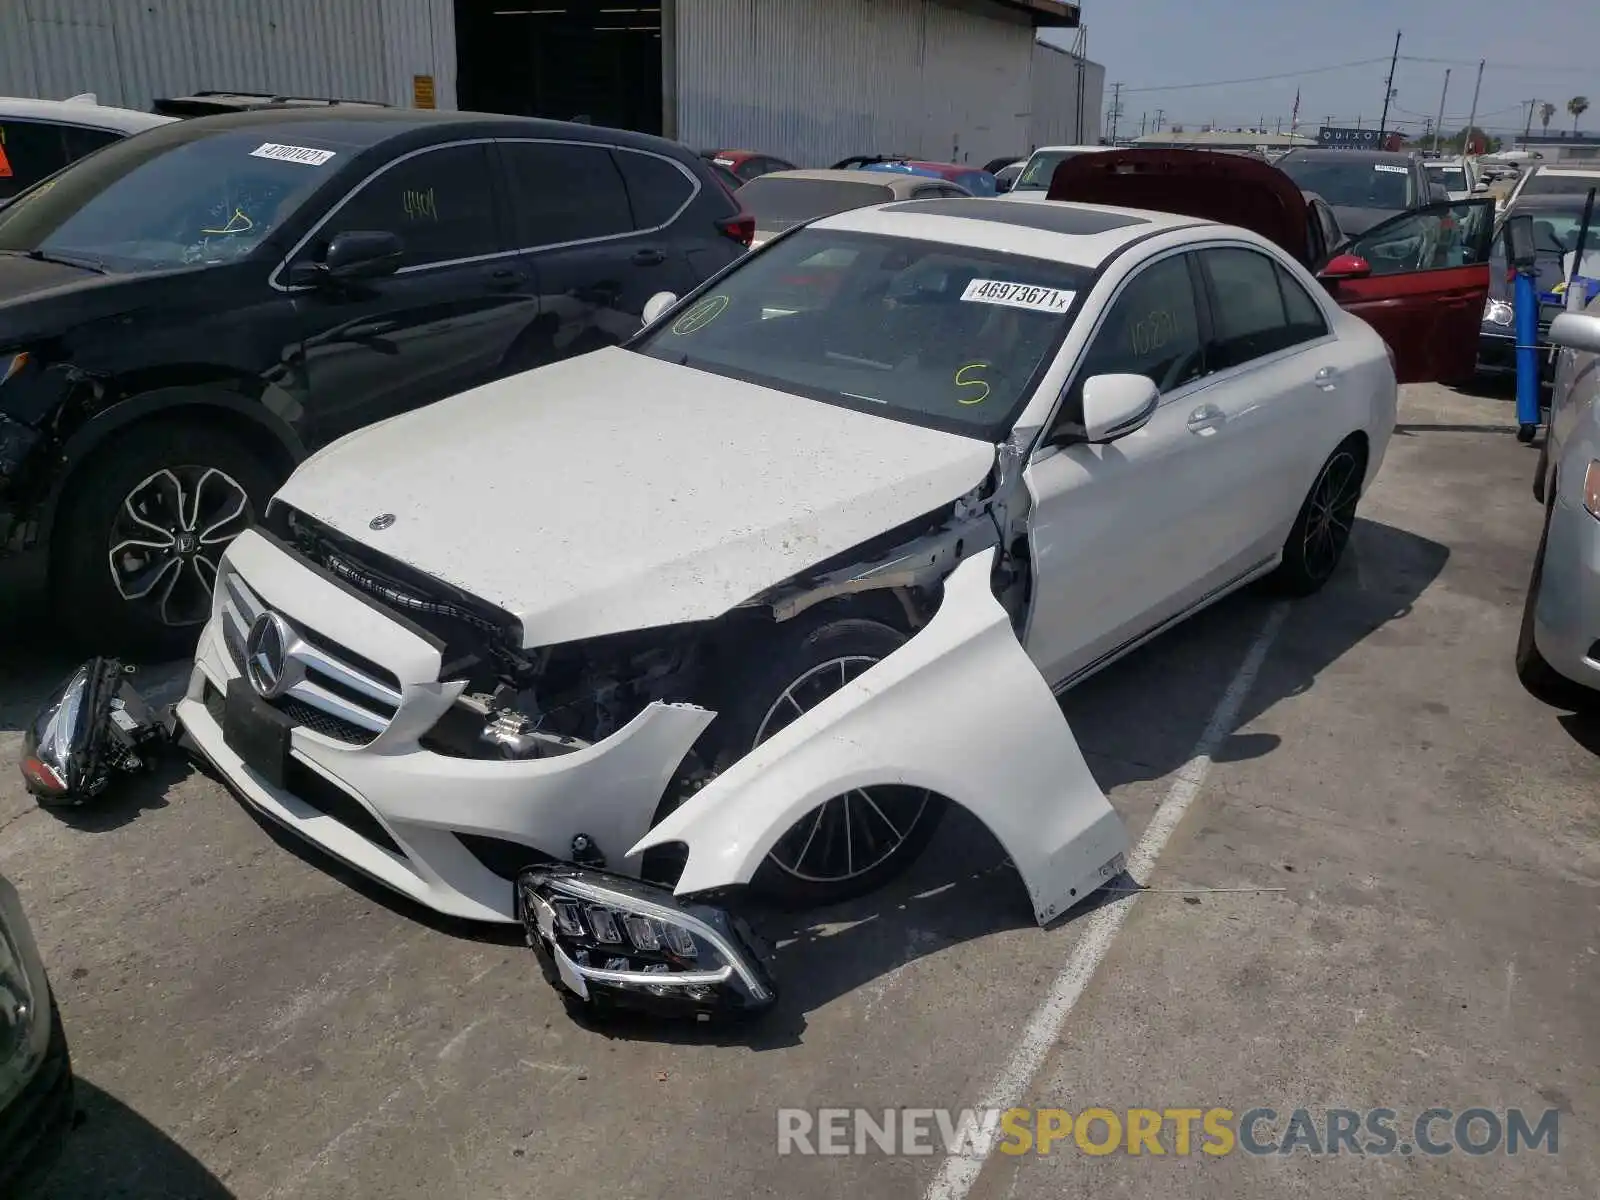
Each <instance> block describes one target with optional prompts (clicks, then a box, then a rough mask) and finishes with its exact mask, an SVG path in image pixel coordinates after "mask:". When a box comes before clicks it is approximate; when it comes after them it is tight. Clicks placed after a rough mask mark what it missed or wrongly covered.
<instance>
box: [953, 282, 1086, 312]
mask: <svg viewBox="0 0 1600 1200" xmlns="http://www.w3.org/2000/svg"><path fill="white" fill-rule="evenodd" d="M1077 294H1078V293H1076V292H1068V291H1063V290H1062V289H1060V288H1052V287H1037V286H1035V285H1033V284H1031V283H1012V282H1010V281H1008V280H1004V279H974V280H973V281H972V282H971V283H969V284H967V288H966V291H964V292H962V293H961V298H962V299H963V300H965V301H967V302H969V303H972V304H1004V305H1006V306H1007V307H1009V308H1030V309H1033V310H1034V311H1035V312H1047V313H1064V312H1066V311H1067V309H1069V308H1071V307H1072V301H1073V299H1074V297H1076V296H1077Z"/></svg>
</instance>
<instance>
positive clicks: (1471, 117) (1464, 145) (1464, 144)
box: [1461, 58, 1489, 158]
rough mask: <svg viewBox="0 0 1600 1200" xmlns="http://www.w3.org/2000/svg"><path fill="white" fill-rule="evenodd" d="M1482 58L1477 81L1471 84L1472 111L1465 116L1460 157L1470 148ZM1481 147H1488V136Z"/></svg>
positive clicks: (1481, 79)
mask: <svg viewBox="0 0 1600 1200" xmlns="http://www.w3.org/2000/svg"><path fill="white" fill-rule="evenodd" d="M1484 61H1485V60H1484V59H1481V58H1480V59H1479V60H1478V82H1477V83H1475V84H1473V85H1472V112H1471V113H1469V114H1468V116H1467V133H1466V137H1465V138H1463V139H1462V142H1461V157H1462V158H1465V157H1466V156H1467V155H1468V154H1469V153H1470V152H1471V149H1472V123H1473V122H1474V121H1476V120H1477V119H1478V89H1479V88H1481V87H1483V64H1484ZM1483 148H1484V149H1485V150H1487V149H1488V148H1489V141H1488V138H1485V139H1484V143H1483Z"/></svg>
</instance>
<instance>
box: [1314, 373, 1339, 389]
mask: <svg viewBox="0 0 1600 1200" xmlns="http://www.w3.org/2000/svg"><path fill="white" fill-rule="evenodd" d="M1312 378H1313V379H1314V380H1315V381H1316V384H1317V386H1318V387H1319V388H1321V389H1322V390H1323V391H1325V392H1331V391H1333V389H1334V388H1336V387H1338V386H1339V368H1338V367H1323V368H1322V369H1321V370H1320V371H1318V372H1317V373H1316V374H1315V375H1314V376H1312Z"/></svg>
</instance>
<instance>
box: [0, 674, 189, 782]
mask: <svg viewBox="0 0 1600 1200" xmlns="http://www.w3.org/2000/svg"><path fill="white" fill-rule="evenodd" d="M131 673H132V668H130V667H124V666H123V665H122V663H121V662H120V661H119V660H118V659H115V658H91V659H90V660H89V661H88V662H86V663H84V664H83V665H82V666H81V667H79V668H78V669H77V670H76V671H74V672H73V673H72V675H71V676H70V677H69V678H68V679H67V681H66V682H65V683H63V684H62V685H61V686H60V687H58V688H57V689H56V690H55V692H54V693H53V694H52V695H51V696H50V699H49V700H47V701H46V702H45V704H44V707H43V708H41V709H40V710H39V713H38V715H37V716H35V717H34V719H33V722H32V723H31V724H30V725H29V727H28V731H27V733H26V734H25V735H24V737H23V742H22V778H23V781H24V783H25V784H26V786H27V789H28V791H29V792H31V793H32V794H33V795H34V796H35V797H37V798H38V801H39V803H40V804H41V805H45V806H47V807H72V806H76V805H81V804H86V803H88V802H89V801H91V800H93V799H95V798H96V797H98V796H99V795H101V793H103V792H104V791H105V790H106V788H108V787H109V786H110V785H111V782H112V780H113V779H115V778H116V777H117V776H118V775H119V774H131V773H133V772H136V771H143V770H146V769H148V768H149V767H150V766H152V765H153V764H154V762H155V756H156V753H157V751H158V749H159V747H160V746H161V745H162V744H163V743H165V742H166V741H167V740H168V729H167V728H166V726H165V725H164V724H163V723H162V721H161V720H160V719H159V718H158V717H157V714H156V713H155V712H154V711H152V710H151V708H150V706H149V705H148V704H146V703H145V701H144V698H143V697H141V696H140V695H139V693H138V692H137V691H135V690H134V688H133V685H132V684H131V683H129V681H128V676H129V675H130V674H131Z"/></svg>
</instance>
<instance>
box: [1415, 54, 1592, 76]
mask: <svg viewBox="0 0 1600 1200" xmlns="http://www.w3.org/2000/svg"><path fill="white" fill-rule="evenodd" d="M1400 61H1401V62H1419V63H1437V64H1439V65H1440V66H1445V67H1475V66H1477V65H1478V64H1477V63H1476V62H1467V61H1464V60H1462V59H1459V58H1422V57H1419V56H1416V55H1411V54H1402V55H1401V56H1400ZM1484 66H1485V67H1486V68H1487V69H1488V70H1490V71H1538V72H1541V73H1542V74H1550V73H1551V72H1559V73H1561V74H1564V75H1593V74H1594V68H1593V67H1546V66H1542V65H1541V66H1534V65H1532V64H1531V63H1497V62H1489V61H1487V60H1485V62H1484Z"/></svg>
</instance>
